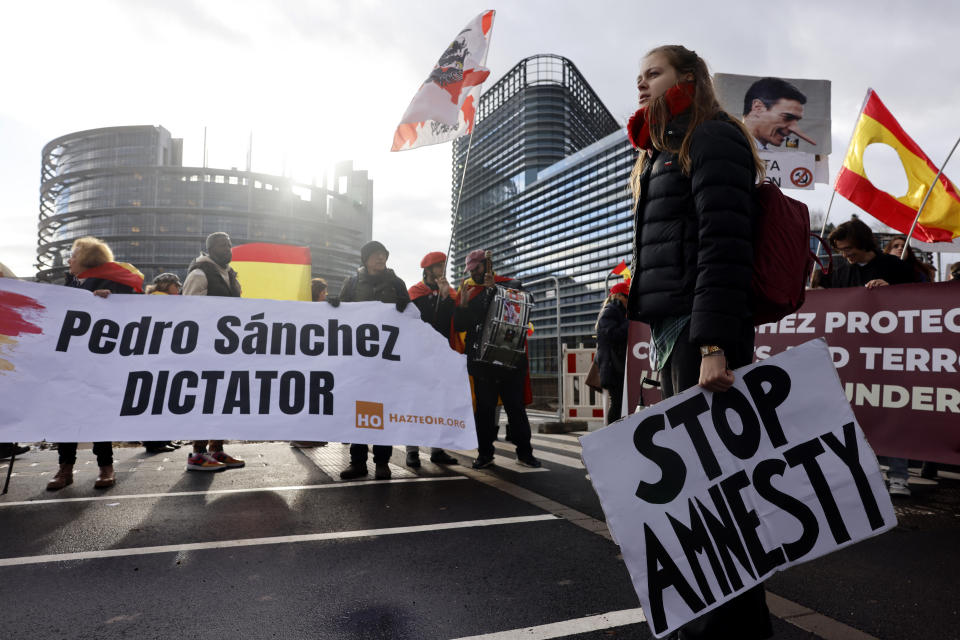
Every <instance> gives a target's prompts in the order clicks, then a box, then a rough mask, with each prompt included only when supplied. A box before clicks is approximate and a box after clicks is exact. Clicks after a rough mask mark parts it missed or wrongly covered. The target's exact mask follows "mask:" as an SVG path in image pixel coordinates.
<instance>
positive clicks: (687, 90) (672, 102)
mask: <svg viewBox="0 0 960 640" xmlns="http://www.w3.org/2000/svg"><path fill="white" fill-rule="evenodd" d="M695 87H696V85H694V84H693V83H692V82H681V83H679V84H675V85H673V86H672V87H670V88H669V89H667V91H666V93H664V94H663V99H664V100H666V101H667V109H669V111H670V119H671V120H672V119H673V118H674V117H675V116H677V115H679V114H681V113H683V112H684V111H686V110H687V109H689V108H690V105H691V104H693V96H694V91H695ZM627 137H628V138H630V144H632V145H633V146H634V148H636V149H650V148H651V147H650V121H649V120H647V107H640V108H639V109H637V112H636V113H635V114H633V115H632V116H630V121H629V122H627Z"/></svg>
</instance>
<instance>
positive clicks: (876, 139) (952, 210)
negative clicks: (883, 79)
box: [835, 89, 960, 242]
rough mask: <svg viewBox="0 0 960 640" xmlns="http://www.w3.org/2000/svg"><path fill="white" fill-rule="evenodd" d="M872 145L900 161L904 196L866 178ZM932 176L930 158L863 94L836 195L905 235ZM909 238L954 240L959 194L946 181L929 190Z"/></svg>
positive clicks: (959, 231) (870, 94)
mask: <svg viewBox="0 0 960 640" xmlns="http://www.w3.org/2000/svg"><path fill="white" fill-rule="evenodd" d="M874 143H881V144H887V145H890V146H891V147H893V149H894V151H896V152H897V155H898V156H900V162H902V163H903V169H904V171H905V172H906V174H907V181H908V182H909V187H908V189H907V193H906V195H903V196H900V197H899V198H895V197H894V196H892V195H890V194H889V193H887V192H886V191H881V190H880V189H877V188H876V187H874V186H873V184H872V183H871V182H870V180H869V179H868V178H867V174H866V172H865V171H864V169H863V154H864V152H865V151H866V149H867V147H868V146H870V145H871V144H874ZM936 175H937V167H936V166H935V165H934V164H933V163H932V162H931V161H930V158H928V157H927V155H926V154H925V153H924V152H923V151H922V150H921V149H920V147H919V146H918V145H917V143H916V142H914V141H913V140H912V139H911V138H910V136H908V135H907V133H906V132H905V131H904V130H903V128H902V127H901V126H900V124H899V123H898V122H897V121H896V120H895V119H894V117H893V116H892V115H891V114H890V112H889V111H887V108H886V107H885V106H884V105H883V103H882V102H880V98H879V97H877V94H876V92H874V91H873V89H870V90H868V91H867V99H866V101H865V102H864V105H863V109H862V111H861V112H860V119H859V120H858V121H857V125H856V127H855V128H854V130H853V137H852V138H851V139H850V147H849V148H848V149H847V156H846V158H844V160H843V167H842V168H841V169H840V173H839V174H838V175H837V184H836V187H835V189H836V191H837V193H839V194H840V195H842V196H843V197H844V198H846V199H847V200H849V201H850V202H852V203H853V204H855V205H857V206H858V207H860V208H861V209H863V210H864V211H866V212H867V213H869V214H870V215H872V216H873V217H874V218H876V219H877V220H879V221H880V222H883V223H884V224H886V225H889V226H891V227H893V228H894V229H896V230H897V231H900V232H901V233H908V232H909V231H910V225H911V224H913V220H914V218H916V216H917V211H918V210H919V209H920V203H922V202H923V197H924V196H925V195H926V193H927V191H928V190H929V189H930V185H931V184H933V180H934V178H935V177H936ZM913 237H914V238H916V239H917V240H921V241H923V242H950V241H952V240H953V239H954V238H957V237H960V194H958V192H957V187H956V186H955V185H954V184H953V183H952V182H950V180H948V179H947V176H945V175H942V174H941V175H940V179H939V180H938V181H937V184H935V185H934V186H933V192H932V193H931V194H930V198H929V199H928V200H927V204H926V205H925V206H924V208H923V214H922V215H921V216H920V220H919V221H918V223H917V227H916V229H914V232H913Z"/></svg>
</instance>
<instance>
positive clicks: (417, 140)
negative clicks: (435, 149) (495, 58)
mask: <svg viewBox="0 0 960 640" xmlns="http://www.w3.org/2000/svg"><path fill="white" fill-rule="evenodd" d="M495 13H496V12H495V11H492V10H490V11H484V12H483V13H481V14H480V15H478V16H477V17H476V18H474V19H473V20H471V21H470V23H469V24H468V25H467V26H466V27H464V29H463V31H461V32H460V33H458V34H457V37H456V38H454V39H453V42H451V43H450V46H448V47H447V50H446V51H444V52H443V55H441V56H440V60H438V61H437V64H436V65H435V66H434V67H433V71H431V72H430V76H429V77H428V78H427V79H426V80H425V81H424V83H423V85H421V87H420V90H419V91H417V95H415V96H414V97H413V100H412V101H411V102H410V106H409V107H407V111H406V113H404V114H403V118H401V119H400V125H399V126H398V127H397V130H396V132H395V133H394V134H393V148H392V149H391V151H405V150H407V149H413V148H414V147H422V146H426V145H428V144H438V143H440V142H446V141H448V140H453V139H454V138H459V137H460V136H462V135H465V134H468V133H470V132H471V131H473V122H474V118H475V115H476V108H477V104H478V102H479V101H480V85H481V84H482V83H483V81H484V80H486V79H487V76H489V75H490V70H489V69H487V68H486V67H485V66H484V65H485V64H486V63H487V47H488V45H489V44H490V30H491V29H492V28H493V16H494V14H495Z"/></svg>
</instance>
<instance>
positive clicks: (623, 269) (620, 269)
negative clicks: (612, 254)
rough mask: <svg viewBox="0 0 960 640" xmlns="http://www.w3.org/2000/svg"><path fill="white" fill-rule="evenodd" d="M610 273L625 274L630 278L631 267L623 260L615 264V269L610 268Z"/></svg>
mask: <svg viewBox="0 0 960 640" xmlns="http://www.w3.org/2000/svg"><path fill="white" fill-rule="evenodd" d="M610 273H612V274H614V275H618V276H623V277H624V278H625V279H627V280H629V279H630V267H628V266H627V263H626V261H625V260H621V261H620V264H618V265H617V266H615V267H614V268H613V269H611V270H610Z"/></svg>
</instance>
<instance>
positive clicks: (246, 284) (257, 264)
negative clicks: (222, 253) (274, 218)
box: [230, 242, 311, 302]
mask: <svg viewBox="0 0 960 640" xmlns="http://www.w3.org/2000/svg"><path fill="white" fill-rule="evenodd" d="M230 266H232V267H233V268H234V269H235V270H236V272H237V279H238V280H240V286H241V287H242V289H243V297H244V298H267V299H270V300H306V301H308V302H309V301H310V299H311V297H310V247H295V246H292V245H287V244H267V243H265V242H253V243H251V244H241V245H238V246H236V247H234V248H233V260H232V261H231V263H230Z"/></svg>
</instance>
